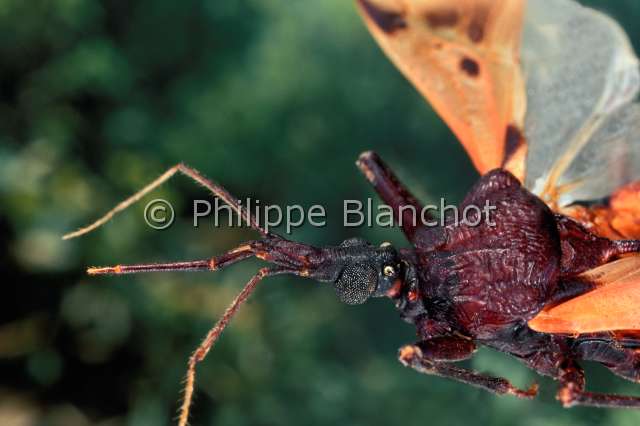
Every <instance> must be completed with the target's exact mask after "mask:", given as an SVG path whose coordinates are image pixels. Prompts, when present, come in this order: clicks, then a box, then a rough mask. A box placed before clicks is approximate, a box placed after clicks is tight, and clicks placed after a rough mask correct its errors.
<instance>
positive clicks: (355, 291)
mask: <svg viewBox="0 0 640 426" xmlns="http://www.w3.org/2000/svg"><path fill="white" fill-rule="evenodd" d="M377 283H378V272H377V271H376V268H374V267H373V266H371V265H365V264H355V265H349V266H347V267H346V268H345V269H344V271H342V274H341V275H340V278H338V281H336V283H335V284H334V287H335V289H336V293H337V294H338V298H339V299H340V301H342V302H344V303H346V304H348V305H359V304H361V303H364V302H366V301H367V299H368V298H369V296H371V295H372V294H373V292H374V291H375V290H376V285H377Z"/></svg>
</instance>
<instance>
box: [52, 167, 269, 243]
mask: <svg viewBox="0 0 640 426" xmlns="http://www.w3.org/2000/svg"><path fill="white" fill-rule="evenodd" d="M176 173H182V174H183V175H185V176H187V177H189V178H191V179H193V180H194V181H196V182H197V183H199V184H200V185H202V186H204V187H205V188H207V189H208V190H209V191H211V193H212V194H213V195H215V196H217V197H219V198H221V199H222V200H223V201H224V202H225V203H227V204H228V205H229V206H230V207H231V208H232V209H233V210H234V211H235V212H236V213H237V214H239V215H240V217H241V218H242V220H243V221H245V222H246V223H247V224H249V225H250V226H251V227H252V228H253V229H255V230H256V231H258V232H260V234H261V235H262V236H266V235H268V232H267V231H266V230H264V229H263V228H261V227H260V225H259V224H258V222H257V221H256V220H255V218H254V217H253V216H251V214H250V212H249V211H248V210H246V209H245V208H243V207H242V206H240V204H239V203H238V200H237V198H235V197H233V196H232V195H231V194H230V193H229V192H228V191H227V190H226V189H224V188H223V187H222V186H220V185H218V184H217V183H215V182H213V181H212V180H210V179H207V178H206V177H204V176H203V175H202V174H200V172H198V171H197V170H195V169H193V168H191V167H189V166H186V165H184V164H182V163H180V164H176V165H175V166H173V167H171V168H169V169H168V170H167V171H166V172H164V173H163V174H162V175H160V176H159V177H158V178H157V179H155V180H154V181H153V182H151V183H149V184H148V185H146V186H145V187H144V188H142V189H141V190H140V191H138V192H136V193H135V194H133V195H132V196H130V197H129V198H127V199H126V200H124V201H122V202H120V203H119V204H118V205H116V206H115V207H114V208H113V209H111V210H109V211H108V212H107V213H106V214H105V215H104V216H102V217H101V218H100V219H98V220H96V221H95V222H93V223H92V224H90V225H88V226H85V227H84V228H80V229H78V230H77V231H75V232H70V233H68V234H66V235H64V236H63V237H62V238H63V239H65V240H67V239H70V238H75V237H79V236H81V235H84V234H87V233H89V232H91V231H93V230H94V229H96V228H99V227H100V226H102V225H104V224H105V223H107V222H108V221H109V220H111V218H112V217H113V216H115V215H116V214H117V213H119V212H121V211H123V210H125V209H126V208H128V207H129V206H130V205H132V204H134V203H135V202H136V201H138V200H140V199H141V198H142V197H144V196H145V195H147V194H148V193H150V192H151V191H153V190H154V189H156V188H157V187H159V186H160V185H162V184H163V183H164V182H166V181H167V180H169V179H171V177H173V176H174V175H175V174H176Z"/></svg>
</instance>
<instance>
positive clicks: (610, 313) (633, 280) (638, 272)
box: [528, 255, 640, 334]
mask: <svg viewBox="0 0 640 426" xmlns="http://www.w3.org/2000/svg"><path fill="white" fill-rule="evenodd" d="M579 278H580V279H583V280H585V281H587V282H591V283H593V284H595V286H596V287H595V289H594V290H591V291H589V292H588V293H585V294H583V295H580V296H577V297H575V298H573V299H570V300H568V301H566V302H563V303H561V304H559V305H556V306H552V307H550V308H546V309H544V310H542V311H541V312H540V313H539V314H538V315H537V316H536V317H534V318H533V319H532V320H530V321H529V322H528V325H529V327H531V328H532V329H533V330H536V331H539V332H543V333H563V334H583V333H597V332H604V331H617V330H640V310H639V309H638V306H640V256H639V255H635V256H630V257H625V258H622V259H620V260H617V261H615V262H611V263H608V264H606V265H602V266H599V267H597V268H594V269H592V270H590V271H587V272H585V273H584V274H582V275H580V277H579Z"/></svg>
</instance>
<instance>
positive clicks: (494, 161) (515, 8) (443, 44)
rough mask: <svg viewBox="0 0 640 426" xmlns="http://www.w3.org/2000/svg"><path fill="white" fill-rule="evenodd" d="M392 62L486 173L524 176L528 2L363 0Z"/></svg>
mask: <svg viewBox="0 0 640 426" xmlns="http://www.w3.org/2000/svg"><path fill="white" fill-rule="evenodd" d="M358 5H359V8H360V11H361V13H362V15H363V17H364V20H365V22H366V24H367V26H368V27H369V30H370V31H371V33H372V34H373V36H374V38H375V39H376V40H377V41H378V43H379V44H380V46H381V47H382V49H383V50H384V51H385V52H386V53H387V55H388V56H389V58H390V59H391V60H392V61H393V63H394V64H395V65H396V66H397V67H398V68H399V69H400V70H401V71H402V73H403V74H404V75H405V76H406V77H407V79H409V81H411V83H413V85H414V86H415V87H416V88H417V89H418V90H419V91H420V93H421V94H422V95H423V96H424V97H426V98H427V100H428V101H429V102H430V103H431V105H432V106H433V108H434V109H435V110H436V112H437V113H438V114H439V115H440V116H441V117H442V118H443V119H444V121H445V122H446V123H447V124H448V126H449V127H450V128H451V130H452V131H453V133H455V135H456V136H457V138H458V139H459V140H460V142H461V143H462V145H463V146H464V148H465V149H466V150H467V153H468V154H469V156H470V157H471V159H472V161H473V163H474V165H475V167H476V169H478V171H479V172H480V173H485V172H487V171H489V170H491V169H494V168H496V167H504V168H507V169H508V170H510V171H511V172H513V173H514V174H515V175H516V176H518V178H520V180H522V179H523V178H524V159H525V156H526V142H525V140H524V137H523V132H522V129H523V122H524V113H525V109H526V94H525V90H524V82H523V78H522V75H521V69H520V63H519V50H520V38H521V32H522V26H523V9H524V5H525V2H524V0H458V1H451V0H412V1H409V0H358Z"/></svg>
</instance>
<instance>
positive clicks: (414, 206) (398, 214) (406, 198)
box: [356, 151, 422, 241]
mask: <svg viewBox="0 0 640 426" xmlns="http://www.w3.org/2000/svg"><path fill="white" fill-rule="evenodd" d="M356 165H357V166H358V167H359V168H360V170H361V171H362V173H364V175H365V177H366V178H367V180H368V181H369V182H370V183H371V184H372V185H373V188H374V189H375V190H376V192H377V193H378V195H379V196H380V198H382V200H383V201H384V202H385V204H387V205H388V206H390V207H391V208H392V209H393V215H394V218H395V221H396V223H402V229H403V231H404V233H405V235H406V236H407V238H408V239H409V240H410V241H411V240H412V239H413V235H414V233H415V231H416V229H417V228H419V227H420V223H419V221H420V220H421V217H420V214H421V212H422V204H421V203H420V202H419V201H418V200H417V199H416V198H415V197H414V196H413V195H412V194H411V192H409V190H408V189H407V188H406V187H405V186H404V185H403V184H402V183H401V182H400V181H399V180H398V178H397V177H396V175H395V174H394V173H393V172H392V171H391V169H390V168H389V167H388V166H387V165H386V164H385V163H384V162H383V161H382V159H381V158H380V157H379V156H378V154H376V153H375V152H372V151H367V152H363V153H362V154H360V157H359V158H358V161H357V162H356Z"/></svg>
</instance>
